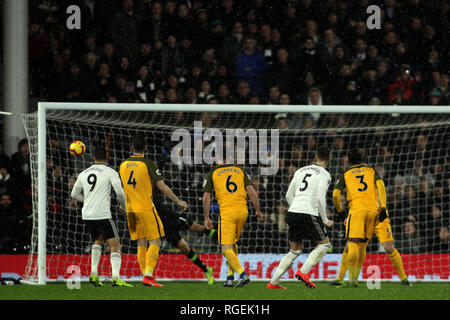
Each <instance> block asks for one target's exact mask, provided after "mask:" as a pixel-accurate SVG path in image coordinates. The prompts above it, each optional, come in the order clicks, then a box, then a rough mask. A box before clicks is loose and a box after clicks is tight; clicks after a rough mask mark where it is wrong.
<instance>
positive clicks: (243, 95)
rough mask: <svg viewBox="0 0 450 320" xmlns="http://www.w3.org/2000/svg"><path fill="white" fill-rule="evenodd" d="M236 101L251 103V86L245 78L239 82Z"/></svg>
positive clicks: (238, 102)
mask: <svg viewBox="0 0 450 320" xmlns="http://www.w3.org/2000/svg"><path fill="white" fill-rule="evenodd" d="M236 103H237V104H248V103H250V86H249V85H248V82H247V81H245V80H241V81H239V83H238V86H237V96H236Z"/></svg>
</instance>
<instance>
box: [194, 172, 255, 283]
mask: <svg viewBox="0 0 450 320" xmlns="http://www.w3.org/2000/svg"><path fill="white" fill-rule="evenodd" d="M213 190H214V191H215V194H216V198H217V202H218V204H219V207H220V217H219V228H218V237H219V242H220V244H221V247H222V253H223V255H224V256H225V258H226V259H227V261H228V276H227V281H226V282H225V283H224V286H226V287H232V286H234V272H237V273H238V274H239V280H238V282H237V287H242V286H244V285H246V284H247V283H248V282H250V279H249V277H248V275H247V273H246V272H245V271H244V269H243V268H242V266H241V264H240V262H239V259H238V257H237V246H236V242H237V241H238V240H239V236H240V234H241V231H242V229H243V228H244V225H245V223H246V221H247V216H248V207H247V194H248V196H249V198H250V201H251V202H252V205H253V207H254V208H255V211H256V215H257V217H258V221H261V220H262V219H263V215H262V213H261V210H260V208H259V202H258V196H257V194H256V192H255V190H254V189H253V186H252V184H251V181H250V178H249V176H248V175H247V173H246V172H245V171H244V169H242V168H241V167H239V166H236V165H233V164H226V163H223V164H219V165H217V166H216V167H214V168H213V169H212V170H211V171H210V172H209V173H208V174H207V176H206V179H205V180H204V183H203V192H204V193H203V213H204V216H205V226H206V228H208V229H211V228H212V222H211V219H210V217H209V210H210V206H211V193H212V192H213Z"/></svg>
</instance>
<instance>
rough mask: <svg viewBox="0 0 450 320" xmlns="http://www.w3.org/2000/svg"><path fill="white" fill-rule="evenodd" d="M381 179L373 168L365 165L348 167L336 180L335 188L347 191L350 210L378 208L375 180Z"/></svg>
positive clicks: (372, 209) (374, 209) (375, 209)
mask: <svg viewBox="0 0 450 320" xmlns="http://www.w3.org/2000/svg"><path fill="white" fill-rule="evenodd" d="M378 180H381V177H380V176H379V175H378V173H377V172H376V170H375V169H373V168H371V167H369V166H367V165H356V166H352V167H350V168H349V169H348V170H347V171H346V172H345V173H344V174H343V175H341V176H340V177H339V179H338V181H337V182H336V186H335V189H338V190H340V191H341V192H342V191H343V190H344V189H345V190H346V191H347V201H348V206H349V208H350V210H352V209H353V210H354V209H356V210H359V209H365V210H367V211H377V210H378V191H377V181H378Z"/></svg>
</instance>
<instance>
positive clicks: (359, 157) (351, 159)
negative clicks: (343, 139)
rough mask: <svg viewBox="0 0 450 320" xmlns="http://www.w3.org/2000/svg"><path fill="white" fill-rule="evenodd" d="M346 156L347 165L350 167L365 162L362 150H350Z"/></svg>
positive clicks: (364, 153) (364, 152)
mask: <svg viewBox="0 0 450 320" xmlns="http://www.w3.org/2000/svg"><path fill="white" fill-rule="evenodd" d="M347 156H348V163H349V165H351V166H354V165H356V164H360V163H366V162H367V153H366V151H364V150H363V149H359V148H354V149H351V150H350V151H349V152H348V154H347Z"/></svg>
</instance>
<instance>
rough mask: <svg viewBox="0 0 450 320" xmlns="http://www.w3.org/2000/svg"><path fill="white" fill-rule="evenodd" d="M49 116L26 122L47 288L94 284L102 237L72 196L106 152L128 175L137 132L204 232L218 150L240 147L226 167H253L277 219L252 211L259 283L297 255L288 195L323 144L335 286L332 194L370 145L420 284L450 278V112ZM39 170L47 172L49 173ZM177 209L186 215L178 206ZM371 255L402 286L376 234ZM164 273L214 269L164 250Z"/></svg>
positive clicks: (325, 272)
mask: <svg viewBox="0 0 450 320" xmlns="http://www.w3.org/2000/svg"><path fill="white" fill-rule="evenodd" d="M45 107H46V108H43V103H41V104H40V108H42V109H44V113H40V114H39V112H36V113H31V114H27V115H23V122H24V125H25V128H26V132H27V136H28V139H29V145H30V148H31V166H32V181H33V216H34V219H33V221H34V223H33V232H32V236H31V250H30V253H29V263H28V266H27V268H26V270H25V275H24V278H25V279H26V280H30V281H34V280H37V279H38V278H39V277H42V275H45V277H46V279H45V280H42V279H40V281H41V283H42V281H43V282H45V281H48V280H63V279H67V278H68V277H70V276H71V274H72V272H73V270H74V269H73V267H74V266H75V267H77V268H79V269H78V270H79V272H80V275H81V278H82V279H87V277H88V276H89V273H90V257H89V253H90V248H91V246H92V244H93V239H91V237H90V235H89V233H88V231H87V228H86V226H85V225H84V223H83V221H82V220H81V206H82V204H81V203H77V202H76V200H74V199H71V198H70V192H71V189H72V187H73V184H74V182H75V180H76V177H77V174H78V173H80V172H81V171H82V170H84V169H85V168H87V167H89V166H90V165H91V164H92V159H91V150H93V147H94V146H96V145H105V146H106V148H107V150H108V155H109V157H108V165H109V166H110V167H112V168H114V169H116V170H118V168H119V165H120V163H121V162H122V161H123V160H124V159H126V158H128V157H129V156H130V154H131V148H130V144H131V140H132V138H133V136H134V135H135V134H136V133H143V134H145V136H146V137H147V141H148V150H147V152H146V157H148V158H149V159H152V160H155V161H157V163H158V166H159V168H160V170H161V172H162V175H163V178H164V181H165V182H166V184H167V185H168V186H169V187H170V188H172V190H173V191H174V193H175V194H176V195H177V196H178V197H179V198H181V199H183V200H185V201H187V202H188V204H189V209H188V212H187V213H181V214H182V215H186V216H188V217H189V218H190V219H192V220H194V221H196V222H198V223H200V224H203V223H204V220H203V209H202V195H203V192H202V184H203V179H204V177H205V175H206V174H207V172H208V171H209V170H210V169H211V168H212V166H213V165H214V164H213V163H211V159H213V158H211V156H210V155H211V154H212V153H211V151H212V150H213V149H214V148H215V147H216V146H218V145H220V143H224V144H225V145H227V146H229V145H230V142H231V141H233V142H234V148H235V152H234V154H231V155H228V154H227V155H226V156H225V155H224V158H226V160H227V161H228V162H230V161H234V162H235V163H241V164H242V166H243V167H244V168H245V169H246V170H247V172H248V173H249V175H250V176H251V180H252V183H253V187H254V188H255V190H256V192H257V193H258V195H259V201H260V206H261V209H262V211H263V212H264V214H265V221H264V222H258V221H257V219H256V216H255V215H254V210H253V208H252V207H251V205H250V204H249V208H250V210H249V218H248V220H247V224H246V226H245V228H244V230H243V232H242V234H241V237H240V240H239V242H238V252H239V259H240V261H241V264H242V266H243V267H244V268H245V269H246V271H247V273H249V274H250V277H251V278H252V279H260V280H265V279H270V278H271V276H272V274H273V272H274V271H275V269H276V266H277V265H278V263H279V261H280V259H281V257H282V256H283V255H284V254H285V253H286V252H287V251H288V250H289V244H288V241H287V225H286V222H285V218H284V217H285V215H284V213H285V212H286V211H287V209H288V205H287V203H286V200H285V193H286V191H287V188H288V186H289V182H290V180H291V178H292V177H293V175H294V173H295V171H296V170H297V169H299V168H300V167H302V166H304V165H307V164H310V163H311V162H312V161H313V160H314V152H315V150H316V148H317V146H319V145H323V144H326V145H328V146H329V147H330V148H331V150H332V160H331V162H330V164H329V167H328V170H329V172H330V174H331V176H332V185H331V186H330V189H329V194H328V196H327V201H328V207H327V214H328V216H329V219H332V220H334V221H335V222H336V223H335V226H334V228H333V229H330V230H329V232H328V234H329V237H330V240H331V242H332V245H333V248H332V249H331V251H330V252H329V253H328V254H327V255H326V256H325V257H324V259H323V260H322V261H321V262H320V263H319V264H318V265H316V266H315V267H314V268H313V269H312V270H311V274H310V276H311V277H312V278H313V279H323V280H331V279H335V278H336V276H337V273H338V269H339V265H340V257H341V253H342V252H343V249H344V247H345V230H344V229H345V228H344V224H343V221H342V219H341V217H339V215H338V214H337V212H336V210H335V208H334V206H333V204H332V201H331V194H332V190H333V185H334V183H335V182H336V179H337V177H338V175H339V174H341V173H343V172H344V171H345V170H346V168H347V167H348V163H347V156H346V152H347V150H349V149H350V148H353V147H359V148H364V149H365V150H367V154H368V163H369V164H370V165H371V166H373V167H374V168H375V169H376V170H377V171H378V173H379V174H380V176H381V177H383V179H384V181H385V184H386V188H387V194H388V211H389V214H390V217H391V224H392V231H393V236H394V239H395V241H394V244H395V246H396V248H397V249H398V250H399V252H400V253H401V254H402V257H403V264H404V267H405V270H406V273H407V274H408V276H409V278H410V279H412V280H414V279H425V280H448V279H449V249H448V229H449V212H450V208H449V205H450V201H449V183H450V175H449V174H450V151H449V150H450V147H449V141H450V114H449V108H448V107H440V108H441V109H436V108H435V109H430V110H434V111H432V112H430V110H428V111H427V112H430V113H421V111H420V110H425V108H427V107H426V106H424V107H417V108H412V107H409V109H408V110H410V111H409V112H408V113H403V111H402V113H398V112H396V113H393V110H394V108H392V107H380V108H379V110H381V111H380V112H375V111H374V110H372V109H369V108H368V107H362V106H355V107H348V106H347V107H339V106H322V107H317V108H315V109H311V108H309V107H308V106H269V105H267V106H236V105H234V106H222V105H221V106H220V107H213V106H211V105H208V106H205V105H203V106H201V105H198V106H195V105H165V106H164V105H140V106H137V105H120V104H114V105H100V104H58V103H54V104H52V103H46V104H45ZM351 108H353V109H351ZM373 108H375V107H373ZM377 108H378V106H377ZM396 108H400V107H396ZM420 108H423V109H420ZM429 108H432V107H429ZM45 110H46V111H45ZM164 110H165V111H164ZM398 110H401V109H398ZM39 117H41V118H39ZM39 119H40V120H39ZM39 121H41V123H42V124H41V125H40V123H39ZM39 132H40V133H41V135H42V134H43V135H45V141H44V140H43V138H42V137H41V145H44V143H45V145H46V148H45V158H44V157H43V154H42V149H40V148H39V147H38V146H39ZM74 140H81V141H82V142H84V143H85V144H86V147H87V152H86V153H85V154H84V155H83V156H80V157H75V156H72V155H70V154H69V152H68V149H69V145H70V143H71V142H72V141H74ZM39 171H41V172H43V174H41V175H39V174H38V172H39ZM39 178H40V179H39ZM43 181H44V183H45V184H43ZM39 198H40V199H39ZM112 199H113V202H112V215H113V220H114V221H115V223H116V225H117V228H118V232H119V236H120V241H121V245H122V270H121V276H122V277H124V278H128V279H131V280H137V279H140V278H141V277H142V274H141V270H140V268H139V264H138V262H137V257H136V252H137V246H136V243H135V242H134V241H131V240H130V236H129V232H128V229H127V222H126V216H125V215H123V214H120V213H118V211H117V202H116V201H115V200H114V199H115V196H114V195H113V196H112ZM39 200H40V201H39ZM166 202H167V205H168V206H172V208H173V210H174V211H176V212H180V210H179V209H178V208H177V207H176V206H175V205H173V204H172V203H171V202H170V200H168V199H167V201H166ZM44 210H45V212H43V211H44ZM219 214H220V208H219V206H218V205H217V202H216V201H215V200H213V201H212V206H211V215H212V219H213V221H217V219H218V217H219ZM181 234H182V236H183V237H184V239H185V240H186V241H187V242H188V244H189V245H190V246H191V247H192V249H193V250H194V251H195V252H197V253H198V254H199V256H200V258H201V259H202V260H203V261H204V263H205V264H206V265H208V266H211V267H213V268H214V274H215V277H216V278H221V279H224V278H225V277H226V273H227V266H226V261H225V259H224V258H223V256H222V255H221V253H220V246H219V245H218V243H217V240H216V239H214V238H209V237H207V236H203V235H199V234H197V233H195V232H191V231H182V232H181ZM312 247H313V244H312V243H310V242H308V241H306V242H305V246H304V250H303V253H304V254H302V255H301V256H300V258H299V259H298V260H297V261H296V262H295V265H294V266H293V268H294V269H295V268H296V267H297V266H301V263H302V262H304V261H305V259H306V256H307V253H308V252H310V250H311V248H312ZM108 250H109V248H108V247H107V246H105V247H104V248H103V253H104V254H103V256H102V259H101V261H100V267H99V274H100V276H101V277H104V278H109V277H110V275H111V270H110V264H109V257H108ZM367 250H368V251H367V258H366V262H365V264H364V267H363V271H362V273H361V278H367V277H369V276H370V270H373V268H372V269H371V268H369V266H374V265H375V266H377V267H379V270H380V277H381V278H382V279H386V280H396V279H398V275H397V274H396V272H395V269H394V268H393V266H392V264H391V261H390V260H389V256H388V255H387V254H386V253H385V251H384V248H383V245H382V244H380V242H379V241H378V239H377V238H376V237H374V238H373V239H372V240H371V242H370V244H369V245H368V248H367ZM39 268H41V271H40V272H39ZM42 268H44V271H42ZM294 272H295V270H293V269H291V270H289V272H288V273H287V274H286V275H285V276H284V279H293V278H294ZM155 276H156V277H157V278H158V279H180V280H181V279H188V280H196V279H198V280H201V279H204V277H203V273H202V271H201V270H200V269H199V268H198V267H197V266H195V265H194V264H192V263H191V262H190V261H189V259H188V258H187V257H186V256H185V255H183V254H181V253H180V252H179V251H178V250H177V249H176V248H174V247H173V246H172V245H171V244H170V243H168V242H167V241H163V245H162V248H161V252H160V259H159V262H158V266H157V269H156V271H155Z"/></svg>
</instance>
